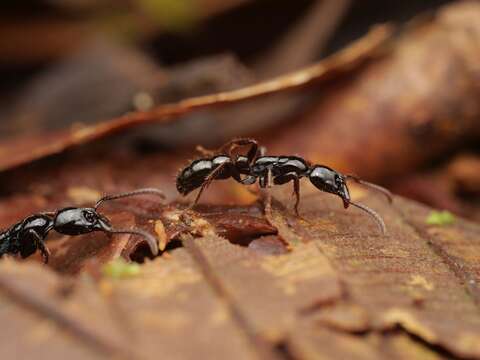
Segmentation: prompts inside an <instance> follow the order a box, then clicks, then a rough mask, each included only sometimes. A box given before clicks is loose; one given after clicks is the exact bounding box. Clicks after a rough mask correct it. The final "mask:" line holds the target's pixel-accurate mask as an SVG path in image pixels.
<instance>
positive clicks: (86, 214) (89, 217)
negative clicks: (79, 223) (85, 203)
mask: <svg viewBox="0 0 480 360" xmlns="http://www.w3.org/2000/svg"><path fill="white" fill-rule="evenodd" d="M83 216H84V217H85V219H86V220H87V221H88V222H91V223H93V222H95V220H96V219H97V216H96V215H95V214H94V213H93V212H91V211H85V212H84V213H83Z"/></svg>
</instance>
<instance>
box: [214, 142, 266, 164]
mask: <svg viewBox="0 0 480 360" xmlns="http://www.w3.org/2000/svg"><path fill="white" fill-rule="evenodd" d="M241 146H250V149H249V150H248V152H247V158H248V163H249V164H252V163H253V161H255V159H256V158H257V156H258V143H257V141H256V140H255V139H250V138H238V139H233V140H231V141H229V142H228V143H226V144H225V145H223V146H222V147H221V150H222V151H224V152H226V153H227V155H228V156H229V157H230V158H231V159H233V151H234V150H235V149H236V148H238V147H241Z"/></svg>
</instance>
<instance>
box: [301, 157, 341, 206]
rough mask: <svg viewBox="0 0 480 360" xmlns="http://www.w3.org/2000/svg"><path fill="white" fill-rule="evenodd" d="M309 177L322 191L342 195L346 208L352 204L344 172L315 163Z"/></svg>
mask: <svg viewBox="0 0 480 360" xmlns="http://www.w3.org/2000/svg"><path fill="white" fill-rule="evenodd" d="M309 179H310V181H311V182H312V184H313V185H315V187H316V188H318V189H320V190H321V191H325V192H328V193H331V194H335V195H338V196H340V197H341V198H342V200H343V206H344V207H345V209H346V208H347V207H348V205H349V204H350V193H349V192H348V187H347V183H346V178H345V176H343V175H342V174H340V173H338V172H336V171H335V170H333V169H330V168H329V167H326V166H321V165H315V166H313V167H312V170H311V171H310V175H309Z"/></svg>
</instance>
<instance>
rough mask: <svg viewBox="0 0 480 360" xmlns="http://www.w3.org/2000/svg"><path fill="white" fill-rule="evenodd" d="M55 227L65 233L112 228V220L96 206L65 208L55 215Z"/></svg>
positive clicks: (78, 233) (108, 229) (81, 232)
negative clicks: (95, 207) (98, 210)
mask: <svg viewBox="0 0 480 360" xmlns="http://www.w3.org/2000/svg"><path fill="white" fill-rule="evenodd" d="M53 227H54V229H55V230H56V231H57V232H59V233H61V234H65V235H80V234H87V233H90V232H92V231H106V232H109V231H110V230H111V226H110V222H109V221H108V219H107V218H106V217H104V216H103V215H100V214H99V213H98V212H97V211H96V210H95V209H94V208H65V209H62V210H59V211H58V212H57V214H56V215H55V219H54V224H53Z"/></svg>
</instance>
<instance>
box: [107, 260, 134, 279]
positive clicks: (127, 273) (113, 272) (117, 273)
mask: <svg viewBox="0 0 480 360" xmlns="http://www.w3.org/2000/svg"><path fill="white" fill-rule="evenodd" d="M102 270H103V274H104V275H105V276H108V277H111V278H113V279H124V278H129V277H133V276H137V275H139V274H140V272H141V269H140V265H138V264H137V263H129V262H126V261H125V260H124V259H121V258H119V259H116V260H112V261H110V262H109V263H107V264H105V265H104V266H103V269H102Z"/></svg>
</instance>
